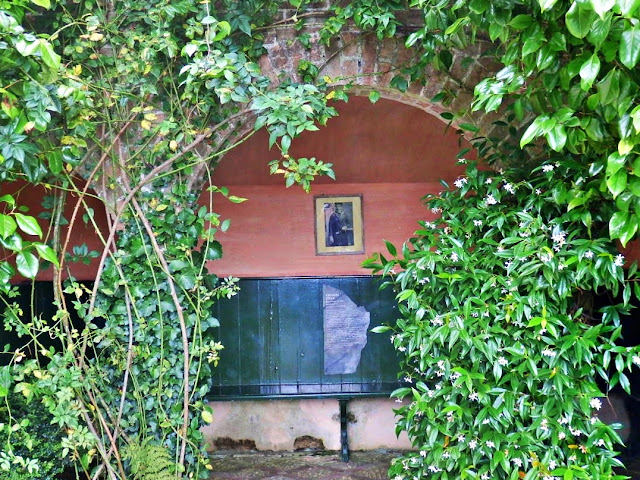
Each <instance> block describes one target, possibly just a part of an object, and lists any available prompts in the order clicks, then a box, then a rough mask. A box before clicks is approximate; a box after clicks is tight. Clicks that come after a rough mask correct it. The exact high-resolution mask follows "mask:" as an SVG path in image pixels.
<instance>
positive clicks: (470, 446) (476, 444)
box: [469, 440, 478, 450]
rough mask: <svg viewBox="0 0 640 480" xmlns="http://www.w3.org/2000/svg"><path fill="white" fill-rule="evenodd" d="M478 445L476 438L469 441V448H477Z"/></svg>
mask: <svg viewBox="0 0 640 480" xmlns="http://www.w3.org/2000/svg"><path fill="white" fill-rule="evenodd" d="M477 446H478V442H476V441H475V440H471V441H470V442H469V448H470V449H471V450H475V448H476V447H477Z"/></svg>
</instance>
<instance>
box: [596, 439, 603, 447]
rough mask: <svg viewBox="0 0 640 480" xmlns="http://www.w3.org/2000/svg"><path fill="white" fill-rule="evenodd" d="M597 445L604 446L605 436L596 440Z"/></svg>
mask: <svg viewBox="0 0 640 480" xmlns="http://www.w3.org/2000/svg"><path fill="white" fill-rule="evenodd" d="M596 446H598V447H604V438H599V439H598V441H597V442H596Z"/></svg>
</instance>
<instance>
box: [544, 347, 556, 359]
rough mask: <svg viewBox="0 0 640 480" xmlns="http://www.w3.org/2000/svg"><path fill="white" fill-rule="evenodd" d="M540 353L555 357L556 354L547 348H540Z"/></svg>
mask: <svg viewBox="0 0 640 480" xmlns="http://www.w3.org/2000/svg"><path fill="white" fill-rule="evenodd" d="M542 355H544V356H545V357H551V358H553V357H555V356H556V352H554V351H553V350H549V349H548V348H545V349H544V350H542Z"/></svg>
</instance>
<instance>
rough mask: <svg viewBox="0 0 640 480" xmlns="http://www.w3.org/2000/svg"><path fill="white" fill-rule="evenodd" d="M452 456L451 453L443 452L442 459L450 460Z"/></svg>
mask: <svg viewBox="0 0 640 480" xmlns="http://www.w3.org/2000/svg"><path fill="white" fill-rule="evenodd" d="M450 456H451V454H450V453H449V452H442V458H449V457H450Z"/></svg>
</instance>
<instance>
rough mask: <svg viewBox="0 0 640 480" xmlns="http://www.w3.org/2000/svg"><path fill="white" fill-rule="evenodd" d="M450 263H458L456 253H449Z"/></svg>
mask: <svg viewBox="0 0 640 480" xmlns="http://www.w3.org/2000/svg"><path fill="white" fill-rule="evenodd" d="M451 261H452V262H457V261H458V254H457V253H456V252H452V253H451Z"/></svg>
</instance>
